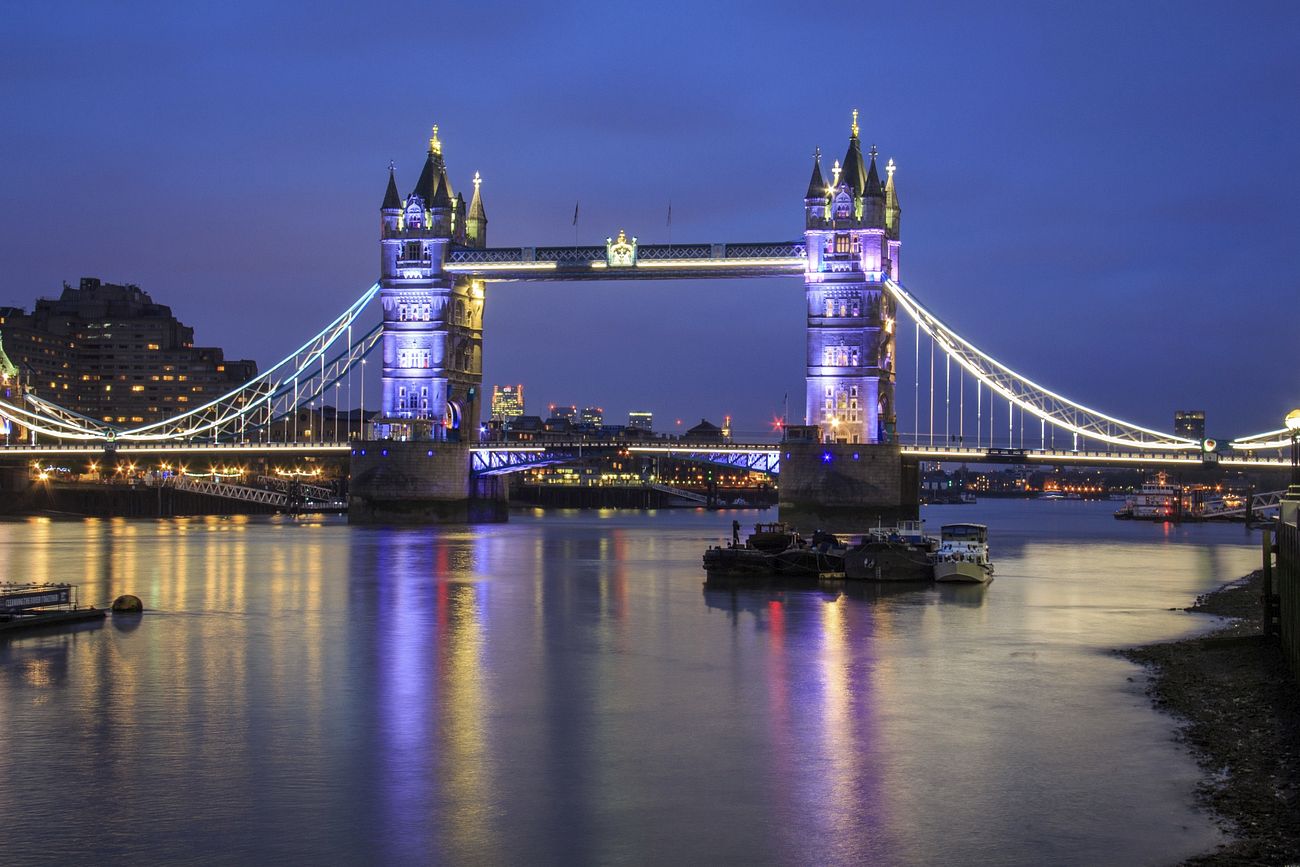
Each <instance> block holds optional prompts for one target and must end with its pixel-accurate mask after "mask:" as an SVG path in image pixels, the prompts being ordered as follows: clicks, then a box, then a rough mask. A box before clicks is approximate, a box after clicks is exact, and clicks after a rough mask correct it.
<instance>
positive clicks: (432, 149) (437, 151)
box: [429, 123, 442, 155]
mask: <svg viewBox="0 0 1300 867" xmlns="http://www.w3.org/2000/svg"><path fill="white" fill-rule="evenodd" d="M429 153H430V154H434V155H441V154H442V142H440V141H439V140H438V125H437V124H436V123H435V124H434V125H433V132H432V134H431V135H430V136H429Z"/></svg>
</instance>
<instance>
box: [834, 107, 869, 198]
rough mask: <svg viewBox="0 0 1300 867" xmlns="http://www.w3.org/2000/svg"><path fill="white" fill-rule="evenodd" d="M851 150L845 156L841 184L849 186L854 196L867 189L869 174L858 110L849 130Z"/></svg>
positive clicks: (854, 110)
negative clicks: (863, 157) (863, 151)
mask: <svg viewBox="0 0 1300 867" xmlns="http://www.w3.org/2000/svg"><path fill="white" fill-rule="evenodd" d="M849 129H850V131H851V132H850V135H849V149H848V151H847V152H845V154H844V167H843V168H842V169H841V170H840V180H839V183H840V184H844V185H846V186H848V188H849V189H850V190H852V191H853V195H854V196H861V195H862V193H863V191H864V190H865V189H866V182H867V172H866V166H865V165H864V164H863V159H862V143H861V142H860V141H859V140H858V110H857V109H856V108H855V109H853V125H852V126H851V127H850V128H849Z"/></svg>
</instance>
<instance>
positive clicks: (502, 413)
mask: <svg viewBox="0 0 1300 867" xmlns="http://www.w3.org/2000/svg"><path fill="white" fill-rule="evenodd" d="M526 414H527V413H525V412H524V387H523V386H522V385H494V386H492V418H493V419H495V420H496V421H509V420H510V419H512V418H517V417H519V416H521V415H526Z"/></svg>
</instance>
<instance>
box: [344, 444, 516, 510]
mask: <svg viewBox="0 0 1300 867" xmlns="http://www.w3.org/2000/svg"><path fill="white" fill-rule="evenodd" d="M469 470H470V458H469V445H468V444H467V443H448V442H430V441H425V440H413V441H406V442H403V441H399V440H366V441H357V442H354V443H353V444H352V473H351V481H350V482H349V485H348V522H349V523H353V524H477V523H494V522H500V521H505V520H507V519H508V518H509V507H508V499H509V487H508V483H507V481H506V477H505V476H492V477H487V478H481V479H476V478H473V477H471V476H470V471H469Z"/></svg>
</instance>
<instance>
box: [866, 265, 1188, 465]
mask: <svg viewBox="0 0 1300 867" xmlns="http://www.w3.org/2000/svg"><path fill="white" fill-rule="evenodd" d="M885 288H886V289H887V290H888V291H889V293H890V294H891V295H892V296H893V297H894V298H895V299H896V300H897V301H898V304H899V306H900V307H902V308H903V309H904V310H905V311H906V312H907V314H908V315H909V316H911V317H912V319H913V320H915V321H916V322H917V324H919V325H920V326H921V328H922V329H924V330H925V332H926V333H927V334H928V335H930V337H932V338H933V339H934V341H935V343H936V344H937V345H938V346H939V348H941V349H942V350H943V351H944V352H946V353H947V354H948V356H949V357H950V358H952V359H953V360H954V361H956V362H957V363H958V364H960V365H961V366H962V367H964V368H965V369H966V370H967V371H969V372H970V373H971V374H972V375H973V376H974V377H975V378H976V379H978V380H979V381H980V382H982V383H984V385H985V386H987V387H988V388H989V389H990V390H991V391H992V392H994V393H997V394H1000V395H1001V396H1002V397H1004V398H1006V399H1007V400H1008V401H1010V402H1011V403H1012V404H1014V405H1016V406H1019V407H1020V408H1021V409H1024V410H1026V411H1028V412H1030V413H1032V414H1033V415H1035V416H1037V417H1038V418H1041V419H1043V420H1044V421H1045V422H1047V423H1048V424H1051V425H1054V426H1056V427H1057V428H1060V429H1061V430H1065V431H1069V432H1071V433H1074V434H1078V435H1079V436H1081V437H1084V438H1086V439H1090V440H1096V441H1099V442H1104V443H1109V444H1111V445H1117V446H1124V447H1128V448H1141V449H1152V448H1155V449H1169V450H1174V451H1189V450H1192V449H1198V450H1199V449H1200V448H1201V443H1200V442H1199V441H1197V440H1193V439H1188V438H1187V437H1180V436H1177V435H1176V434H1170V433H1163V432H1161V431H1156V430H1151V429H1150V428H1145V427H1141V426H1140V425H1135V424H1132V423H1131V422H1126V421H1123V420H1121V419H1117V418H1112V417H1111V416H1108V415H1106V414H1105V413H1102V412H1098V411H1097V410H1095V409H1089V408H1088V407H1086V406H1083V405H1082V404H1079V403H1075V402H1074V401H1072V400H1070V399H1069V398H1066V397H1063V396H1061V395H1059V394H1057V393H1055V392H1053V391H1049V390H1048V389H1046V388H1044V387H1043V386H1041V385H1039V384H1038V383H1036V382H1034V381H1033V380H1031V379H1029V378H1028V377H1026V376H1022V375H1021V374H1019V373H1016V372H1015V371H1014V370H1012V369H1011V368H1009V367H1007V366H1006V365H1005V364H1002V363H1001V362H1000V361H998V360H997V359H995V358H993V357H992V356H990V355H988V354H986V353H984V352H982V351H980V350H979V349H978V348H976V347H975V346H974V345H973V344H972V343H970V342H969V341H967V340H966V339H965V338H963V337H962V336H961V335H959V334H957V332H955V331H953V330H952V329H951V328H949V327H948V326H946V325H944V324H943V323H942V322H940V321H939V319H938V318H936V317H935V316H934V314H932V313H930V311H929V310H927V309H926V308H925V307H923V306H921V304H920V302H918V301H917V300H916V299H915V298H914V297H912V295H911V294H910V293H909V292H908V291H907V290H906V289H904V288H903V287H902V286H900V285H899V284H898V283H896V282H895V281H893V280H889V279H886V280H885Z"/></svg>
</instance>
